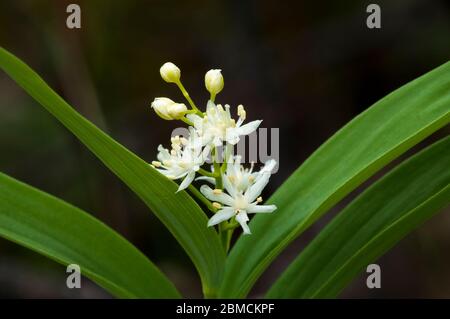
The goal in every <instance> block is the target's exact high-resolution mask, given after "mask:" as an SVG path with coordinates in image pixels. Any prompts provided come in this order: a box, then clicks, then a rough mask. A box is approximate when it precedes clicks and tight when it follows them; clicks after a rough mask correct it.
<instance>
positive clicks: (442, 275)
mask: <svg viewBox="0 0 450 319" xmlns="http://www.w3.org/2000/svg"><path fill="white" fill-rule="evenodd" d="M373 2H374V1H373ZM69 3H77V4H79V5H80V6H81V15H82V16H81V18H82V28H81V29H73V30H70V29H68V28H67V27H66V18H67V15H68V14H67V13H66V6H67V5H68V4H69ZM369 3H371V2H369V1H265V0H259V1H256V0H253V1H238V0H232V1H206V0H203V1H200V0H196V1H167V0H160V1H130V0H129V1H106V0H103V1H81V0H79V1H28V0H15V1H13V0H8V1H6V0H2V1H1V2H0V45H1V46H3V47H5V48H6V49H8V50H10V51H12V52H13V53H14V54H16V55H17V56H19V57H20V58H22V59H23V60H24V61H26V62H27V63H28V64H29V65H30V66H31V67H32V68H34V69H35V70H36V71H37V72H38V73H39V74H40V75H41V76H43V78H44V79H45V80H46V81H47V82H48V83H49V84H50V86H52V87H53V88H54V89H55V90H56V91H57V92H58V93H59V94H61V95H62V96H63V97H64V98H65V99H66V100H68V101H69V103H70V104H71V105H73V106H74V107H75V108H76V109H77V110H78V111H79V112H81V113H82V114H83V115H85V116H86V117H87V118H89V119H90V120H92V121H93V122H94V123H96V124H97V125H98V126H100V127H101V128H103V129H105V130H106V131H107V132H109V133H110V134H111V135H112V136H113V137H114V138H116V139H117V140H118V141H120V142H121V143H123V144H124V145H125V146H127V147H129V148H130V149H131V150H133V151H134V152H136V153H137V154H138V155H140V156H142V157H143V158H144V159H146V160H148V161H151V160H152V159H154V157H155V155H156V147H157V145H158V144H159V143H165V142H166V141H167V138H168V136H169V135H170V133H171V131H172V129H174V128H175V127H176V124H175V123H173V122H167V121H163V120H161V119H160V118H159V117H157V116H155V114H154V113H153V112H152V111H151V109H150V107H149V105H150V102H151V101H152V100H153V98H154V97H156V96H168V97H170V98H172V99H174V100H177V101H182V96H181V94H180V93H179V92H178V90H177V89H176V87H175V86H174V85H168V84H166V83H165V82H163V81H162V80H161V79H160V76H159V67H160V66H161V64H162V63H164V62H166V61H172V62H174V63H176V64H177V65H178V66H179V67H180V68H181V69H182V78H183V83H184V84H185V86H186V87H187V88H188V90H189V92H190V94H191V96H192V97H193V98H194V100H195V101H197V104H201V105H203V104H204V103H205V102H206V99H207V97H208V94H207V92H206V90H205V89H204V84H203V77H204V73H205V72H206V71H207V70H209V69H211V68H221V69H222V70H223V74H224V77H225V89H224V91H223V92H222V93H221V94H220V95H219V96H218V101H219V102H226V103H229V104H231V105H232V106H236V105H237V104H240V103H242V104H244V105H245V106H246V108H247V113H248V117H249V120H253V119H260V118H261V119H264V123H263V126H264V127H268V128H270V127H279V128H280V152H281V154H280V169H279V171H278V174H276V175H274V176H273V178H272V181H271V183H270V185H269V187H268V190H267V194H270V193H271V192H273V191H274V189H275V188H276V187H278V186H279V185H280V184H281V183H282V182H283V180H285V179H286V178H287V177H288V176H289V174H291V173H292V172H293V170H294V169H295V168H296V167H298V165H300V164H301V163H302V162H303V161H304V160H305V159H306V158H307V157H308V156H309V155H310V154H311V152H313V151H314V150H315V149H316V148H317V147H318V146H319V145H320V144H321V143H323V142H324V141H325V140H326V139H328V138H329V137H330V136H331V135H332V134H333V133H334V132H336V130H338V129H339V128H340V127H342V126H343V125H345V124H346V123H347V122H348V121H349V120H351V119H352V118H353V117H354V116H356V115H357V114H359V113H360V112H362V111H363V110H365V109H366V108H368V107H369V106H370V105H371V104H373V103H374V102H376V101H377V100H378V99H380V98H382V97H383V96H384V95H386V94H387V93H389V92H391V91H392V90H394V89H396V88H398V87H399V86H401V85H403V84H405V83H407V82H408V81H410V80H412V79H414V78H416V77H418V76H419V75H421V74H423V73H425V72H427V71H429V70H431V69H433V68H435V67H437V66H439V65H440V64H442V63H444V62H446V61H448V59H449V56H450V41H449V39H450V2H448V1H444V0H442V1H438V0H433V1H432V0H397V1H376V2H375V3H377V4H379V5H380V6H381V12H382V14H381V15H382V28H381V29H372V30H371V29H368V28H367V27H366V24H365V23H366V18H367V16H368V13H366V7H367V5H368V4H369ZM0 114H1V116H0V171H2V172H5V173H6V174H9V175H11V176H13V177H15V178H17V179H19V180H22V181H25V182H27V183H29V184H31V185H33V186H35V187H37V188H40V189H42V190H45V191H47V192H49V193H51V194H53V195H55V196H58V197H60V198H62V199H64V200H66V201H68V202H70V203H72V204H74V205H76V206H78V207H80V208H82V209H84V210H86V211H88V212H90V213H92V214H93V215H95V216H96V217H97V218H99V219H101V220H103V221H104V222H106V223H107V224H108V225H110V226H111V227H112V228H114V229H115V230H117V231H118V232H120V233H121V234H123V235H124V236H125V237H126V238H128V239H129V240H130V241H131V242H133V243H134V244H135V245H136V246H137V247H138V248H139V249H141V250H142V251H143V252H144V253H145V254H146V255H147V256H148V257H149V258H151V259H152V260H153V261H154V262H155V263H156V264H157V265H158V266H159V267H160V268H161V269H162V270H163V271H164V272H165V273H166V274H167V275H168V276H169V277H170V278H171V279H172V280H174V281H175V282H176V285H177V286H178V287H179V289H180V290H181V291H182V292H183V293H184V294H185V295H186V296H188V297H199V296H200V291H201V290H200V286H199V280H198V277H197V274H196V272H195V270H194V269H193V266H192V264H191V263H190V261H189V259H188V258H187V256H186V255H185V254H184V252H183V250H182V249H181V248H180V247H179V246H178V244H177V242H176V241H175V240H174V238H173V237H172V236H171V235H170V233H169V232H168V231H167V230H166V229H165V228H164V227H163V226H162V224H161V223H160V222H159V221H158V220H157V219H156V218H155V217H154V216H153V215H152V214H151V213H150V212H149V211H148V209H147V208H146V207H145V206H144V205H143V204H142V203H141V202H140V201H139V200H138V199H137V197H136V196H135V195H133V193H132V192H131V191H129V190H128V189H127V188H126V187H125V186H124V185H122V184H121V182H120V181H119V180H118V179H117V178H115V176H113V175H112V173H110V172H109V171H108V170H107V169H106V168H104V167H103V166H102V165H101V164H100V163H99V161H98V160H97V159H96V158H95V157H94V156H93V155H91V154H90V153H89V152H88V151H87V150H86V149H85V148H84V147H83V146H82V145H81V144H80V143H79V142H78V141H77V140H76V139H75V138H74V137H73V136H71V134H69V133H68V131H66V130H65V129H64V128H63V127H62V126H61V125H60V124H59V123H58V122H57V121H56V120H55V119H54V118H52V117H51V116H50V115H49V114H48V113H47V112H46V111H44V110H43V109H42V108H41V107H40V106H38V105H37V103H36V102H34V101H33V100H32V99H31V98H30V97H29V96H28V95H26V94H25V93H24V92H23V91H22V90H21V89H20V88H19V87H18V86H17V85H16V84H15V83H13V82H12V81H11V80H10V79H9V78H8V77H7V76H6V75H5V74H0ZM445 134H448V131H444V130H441V131H440V132H438V133H436V134H434V135H433V136H432V137H430V138H428V139H427V140H426V141H425V142H423V143H421V144H420V145H419V146H417V147H416V148H415V150H414V151H417V150H418V149H420V148H421V147H424V146H426V145H428V144H429V143H430V142H432V141H433V140H435V139H437V138H439V137H441V136H443V135H445ZM408 154H409V155H410V154H411V152H409V153H408ZM406 156H408V155H406ZM406 156H403V157H402V159H404V158H405V157H406ZM402 159H400V160H402ZM400 160H397V161H396V163H398V162H399V161H400ZM391 166H392V165H391ZM381 174H382V173H380V174H377V176H376V177H374V178H372V179H371V181H373V180H374V179H375V178H377V177H379V176H380V175H381ZM360 191H361V189H359V190H357V191H355V192H354V193H352V194H351V195H350V196H348V197H347V198H346V199H344V200H343V201H342V203H340V204H339V205H338V207H337V208H336V209H334V210H333V211H332V212H331V213H330V214H328V215H327V216H325V217H324V218H322V219H321V220H320V221H319V222H318V223H317V224H316V225H314V226H313V227H312V228H311V229H310V230H308V231H307V232H306V233H305V234H304V235H303V236H301V237H300V238H299V239H298V240H297V241H295V242H294V243H293V244H292V245H291V246H290V247H289V248H288V249H287V250H286V252H284V253H283V254H282V255H281V256H280V258H278V259H277V261H276V262H275V263H274V264H273V265H272V266H271V267H270V268H269V270H268V271H267V272H266V273H265V274H264V276H263V277H262V278H261V280H260V281H259V282H258V284H257V285H256V287H255V289H254V291H253V292H252V295H251V296H253V297H257V296H260V295H261V293H262V292H263V291H264V289H265V288H267V287H268V285H269V284H270V283H271V282H272V281H273V280H274V278H275V276H277V274H279V273H280V272H281V271H282V269H283V268H284V267H285V266H286V265H287V263H288V262H289V261H290V260H292V259H293V258H294V257H295V256H296V255H297V254H298V252H299V251H300V250H301V248H302V247H304V246H305V244H307V243H308V242H309V241H310V240H311V239H312V238H313V236H314V234H316V233H317V232H318V231H319V230H320V229H321V228H322V227H323V225H324V224H325V223H326V222H327V221H328V220H329V219H330V218H331V217H332V216H333V214H335V213H336V212H337V211H338V210H339V209H341V208H342V207H343V206H344V205H345V204H346V203H347V202H348V201H349V200H350V199H351V198H353V197H354V196H355V194H357V193H358V192H360ZM449 230H450V214H448V212H447V213H443V214H440V215H438V216H436V217H435V218H434V219H432V220H431V221H430V222H428V223H426V224H425V225H424V226H423V227H421V228H420V229H419V230H417V231H415V232H414V233H413V234H411V235H410V236H408V237H407V238H406V239H404V240H403V241H402V242H401V243H400V244H399V245H397V246H396V247H395V248H394V249H392V250H391V251H390V252H389V253H388V254H386V255H385V256H384V257H382V258H381V259H380V260H379V261H378V263H379V264H380V265H381V269H382V288H381V289H375V290H369V289H367V288H366V286H365V278H366V276H365V275H363V276H361V277H360V278H359V279H357V280H355V282H354V283H353V284H352V285H351V286H350V287H348V289H346V291H345V292H344V293H343V295H342V296H343V297H350V298H365V297H368V298H379V297H387V298H390V297H432V298H436V297H450V256H449V253H448V252H449V251H450V235H449V234H450V232H449ZM65 278H66V274H65V267H62V266H60V265H58V264H56V263H54V262H51V261H49V260H47V259H46V258H44V257H41V256H39V255H37V254H35V253H33V252H30V251H28V250H26V249H25V248H22V247H20V246H17V245H15V244H12V243H10V242H8V241H6V240H3V239H0V297H26V298H34V297H37V298H45V297H49V298H58V297H62V298H72V297H75V298H89V297H92V298H104V297H106V298H109V297H110V296H109V295H108V294H107V293H106V292H104V291H103V290H102V289H100V288H98V287H97V286H96V285H95V284H93V283H90V282H89V281H88V280H87V279H83V282H82V289H78V290H77V289H75V290H69V289H67V288H66V286H65Z"/></svg>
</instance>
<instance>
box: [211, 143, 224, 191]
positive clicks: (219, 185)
mask: <svg viewBox="0 0 450 319" xmlns="http://www.w3.org/2000/svg"><path fill="white" fill-rule="evenodd" d="M213 153H214V154H213V156H214V178H215V179H216V188H218V189H222V188H223V185H222V172H221V170H220V163H219V152H218V149H217V147H215V148H214V151H213Z"/></svg>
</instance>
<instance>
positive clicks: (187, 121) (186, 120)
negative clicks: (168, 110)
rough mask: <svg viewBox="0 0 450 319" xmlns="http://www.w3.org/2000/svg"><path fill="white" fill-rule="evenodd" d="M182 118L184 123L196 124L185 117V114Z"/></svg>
mask: <svg viewBox="0 0 450 319" xmlns="http://www.w3.org/2000/svg"><path fill="white" fill-rule="evenodd" d="M180 120H182V121H183V122H184V123H186V124H187V125H191V126H192V125H194V123H192V122H191V121H189V120H188V119H187V118H185V117H184V116H183V117H181V118H180Z"/></svg>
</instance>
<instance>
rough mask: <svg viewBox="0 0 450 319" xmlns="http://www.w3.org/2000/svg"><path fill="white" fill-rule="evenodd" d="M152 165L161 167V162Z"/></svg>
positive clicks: (154, 162)
mask: <svg viewBox="0 0 450 319" xmlns="http://www.w3.org/2000/svg"><path fill="white" fill-rule="evenodd" d="M152 165H153V166H154V167H161V162H159V161H153V162H152Z"/></svg>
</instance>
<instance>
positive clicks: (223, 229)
mask: <svg viewBox="0 0 450 319" xmlns="http://www.w3.org/2000/svg"><path fill="white" fill-rule="evenodd" d="M227 226H228V223H227V222H223V223H220V224H219V232H220V241H221V242H222V247H223V250H224V251H225V254H227V253H228V250H229V249H230V242H231V235H232V231H231V230H229V229H227Z"/></svg>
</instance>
